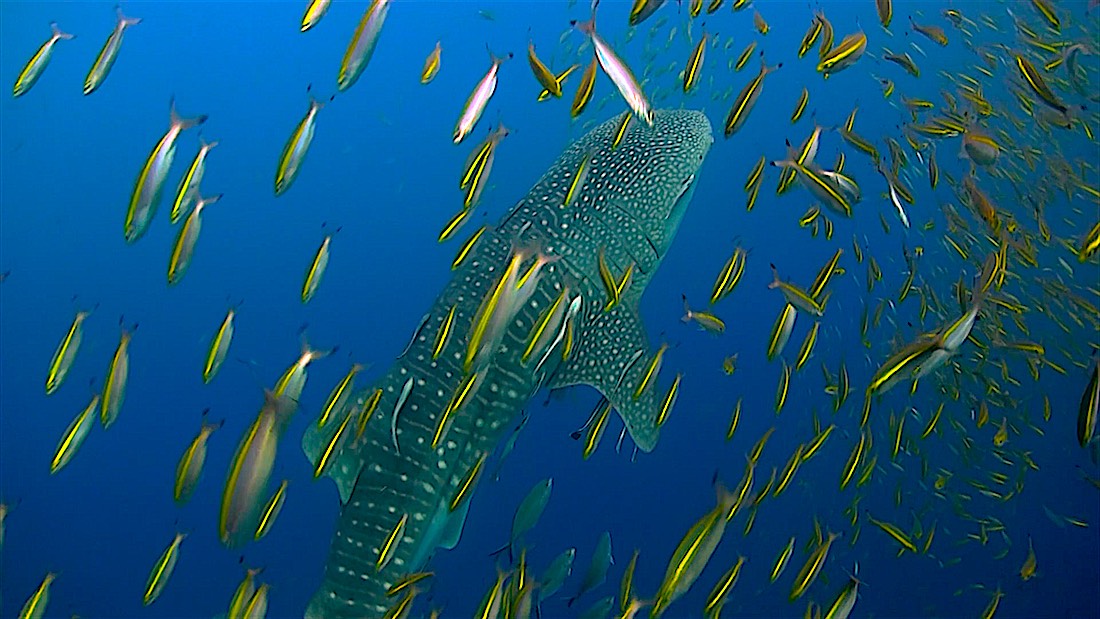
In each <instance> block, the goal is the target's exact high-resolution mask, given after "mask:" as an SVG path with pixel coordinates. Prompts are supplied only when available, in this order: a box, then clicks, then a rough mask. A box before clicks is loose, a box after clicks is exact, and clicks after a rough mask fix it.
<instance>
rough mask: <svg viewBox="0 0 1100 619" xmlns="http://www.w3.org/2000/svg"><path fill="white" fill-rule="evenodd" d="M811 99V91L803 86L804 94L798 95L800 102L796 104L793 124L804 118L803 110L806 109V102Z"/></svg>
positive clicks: (792, 116) (792, 118)
mask: <svg viewBox="0 0 1100 619" xmlns="http://www.w3.org/2000/svg"><path fill="white" fill-rule="evenodd" d="M809 101H810V91H809V90H808V89H807V88H806V87H805V86H803V87H802V94H800V95H799V96H798V103H797V104H795V106H794V113H792V114H791V124H792V125H793V124H794V123H796V122H798V119H799V118H802V112H804V111H806V104H807V103H809Z"/></svg>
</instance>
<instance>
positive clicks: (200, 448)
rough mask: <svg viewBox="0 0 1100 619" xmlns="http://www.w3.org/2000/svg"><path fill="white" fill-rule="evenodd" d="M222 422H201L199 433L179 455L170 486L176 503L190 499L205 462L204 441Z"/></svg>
mask: <svg viewBox="0 0 1100 619" xmlns="http://www.w3.org/2000/svg"><path fill="white" fill-rule="evenodd" d="M204 414H205V413H204ZM223 423H225V422H224V421H223V422H219V423H216V424H208V423H203V424H202V428H200V429H199V433H198V434H197V435H196V436H195V438H194V440H192V441H191V444H190V445H188V446H187V449H186V450H185V451H184V452H183V455H182V456H181V457H180V461H179V464H178V465H176V483H175V485H173V487H172V497H173V498H174V499H175V500H176V502H177V503H186V502H187V501H189V500H191V494H192V493H193V492H194V491H195V486H196V485H198V483H199V476H200V475H202V468H203V465H204V464H205V463H206V442H207V441H208V440H209V439H210V435H211V434H213V433H214V431H215V430H217V429H218V428H220V427H222V424H223Z"/></svg>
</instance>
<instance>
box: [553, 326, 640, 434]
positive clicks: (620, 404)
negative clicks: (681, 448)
mask: <svg viewBox="0 0 1100 619" xmlns="http://www.w3.org/2000/svg"><path fill="white" fill-rule="evenodd" d="M581 333H582V335H581V340H580V341H579V342H577V343H576V344H575V345H574V347H573V354H572V356H570V358H569V359H568V361H565V362H564V363H563V364H562V365H561V366H560V367H559V368H558V370H557V374H556V375H555V376H554V377H553V379H552V381H551V383H550V388H551V389H559V388H561V387H569V386H572V385H590V386H592V387H594V388H596V389H597V390H598V391H599V392H600V393H601V394H602V395H603V396H604V397H605V398H607V400H608V401H609V402H610V403H611V406H612V407H614V409H615V410H617V411H619V417H621V418H622V420H623V423H624V424H626V429H627V431H629V432H630V438H632V439H633V440H634V443H635V444H636V445H638V448H639V449H641V450H642V451H646V452H649V451H652V450H653V448H654V447H655V446H656V445H657V438H658V430H657V425H656V420H657V407H658V404H659V403H658V402H657V396H656V395H654V391H655V390H654V389H653V388H652V387H651V388H649V389H648V390H646V392H645V393H643V394H642V395H641V396H640V397H638V398H635V397H634V390H635V389H636V387H637V385H638V383H639V382H640V381H641V378H642V375H643V374H644V373H645V370H646V368H645V354H646V351H647V350H649V339H648V338H647V337H646V334H645V327H644V326H643V325H642V321H641V319H640V318H639V317H638V314H637V311H636V310H634V309H633V308H631V307H628V306H626V305H617V306H615V307H613V308H611V309H610V310H608V311H606V312H600V314H599V315H598V316H597V317H596V319H595V320H594V321H592V322H591V323H590V324H588V325H586V326H585V327H584V328H583V329H582V330H581Z"/></svg>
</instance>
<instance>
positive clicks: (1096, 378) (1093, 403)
mask: <svg viewBox="0 0 1100 619" xmlns="http://www.w3.org/2000/svg"><path fill="white" fill-rule="evenodd" d="M1098 417H1100V360H1096V361H1093V363H1092V374H1091V375H1090V376H1089V383H1088V386H1086V387H1085V391H1084V393H1082V394H1081V404H1080V405H1079V406H1078V409H1077V442H1078V444H1080V445H1081V447H1087V446H1088V444H1089V442H1091V441H1092V440H1094V439H1095V437H1096V420H1097V418H1098Z"/></svg>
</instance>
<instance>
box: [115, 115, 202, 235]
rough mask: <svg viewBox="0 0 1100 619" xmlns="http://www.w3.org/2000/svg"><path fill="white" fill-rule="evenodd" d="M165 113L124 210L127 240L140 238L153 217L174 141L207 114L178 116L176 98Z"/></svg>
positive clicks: (173, 147)
mask: <svg viewBox="0 0 1100 619" xmlns="http://www.w3.org/2000/svg"><path fill="white" fill-rule="evenodd" d="M168 116H169V123H168V131H167V132H165V134H164V136H163V137H162V138H161V139H160V141H159V142H157V145H156V146H154V147H153V152H151V153H149V158H148V159H146V160H145V165H144V166H143V167H142V168H141V172H140V173H139V174H138V178H137V182H136V183H134V192H133V194H132V195H131V196H130V206H129V208H128V209H127V210H126V221H125V223H124V224H123V228H122V231H123V235H124V236H125V238H126V242H127V243H133V242H134V241H136V240H138V239H139V238H141V236H142V235H143V234H145V231H146V230H147V229H148V228H149V222H151V221H152V220H153V214H154V213H155V212H156V208H157V203H158V202H159V201H160V194H161V190H162V189H163V188H164V180H165V179H166V178H168V171H169V169H171V167H172V161H173V160H174V159H175V158H176V141H177V140H178V139H179V136H180V133H182V132H183V131H184V130H186V129H190V128H191V127H197V126H199V125H201V124H203V123H204V122H206V114H203V115H201V116H196V117H195V118H180V117H179V115H178V114H177V113H176V102H175V99H173V100H172V101H171V102H170V103H169V106H168Z"/></svg>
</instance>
